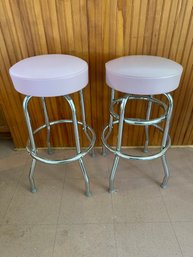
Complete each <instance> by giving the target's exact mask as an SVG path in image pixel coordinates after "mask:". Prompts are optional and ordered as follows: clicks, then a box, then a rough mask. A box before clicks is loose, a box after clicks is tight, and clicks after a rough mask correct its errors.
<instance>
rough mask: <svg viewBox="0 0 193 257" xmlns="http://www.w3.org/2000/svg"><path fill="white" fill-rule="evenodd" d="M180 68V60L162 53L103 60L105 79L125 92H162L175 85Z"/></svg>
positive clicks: (166, 91)
mask: <svg viewBox="0 0 193 257" xmlns="http://www.w3.org/2000/svg"><path fill="white" fill-rule="evenodd" d="M182 70H183V68H182V66H181V65H180V64H178V63H176V62H174V61H172V60H169V59H166V58H163V57H158V56H146V55H133V56H132V55H131V56H124V57H120V58H117V59H114V60H111V61H109V62H107V63H106V82H107V85H109V86H110V87H111V88H113V89H115V90H118V91H120V92H124V93H128V94H138V95H156V94H163V93H168V92H171V91H173V90H175V89H176V88H177V87H178V85H179V82H180V77H181V74H182Z"/></svg>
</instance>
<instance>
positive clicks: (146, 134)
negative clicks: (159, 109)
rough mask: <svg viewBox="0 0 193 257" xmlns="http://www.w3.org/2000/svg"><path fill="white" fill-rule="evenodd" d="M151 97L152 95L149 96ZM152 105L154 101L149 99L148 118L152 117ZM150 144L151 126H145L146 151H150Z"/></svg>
mask: <svg viewBox="0 0 193 257" xmlns="http://www.w3.org/2000/svg"><path fill="white" fill-rule="evenodd" d="M149 98H150V99H151V96H150V97H149ZM151 107H152V102H151V101H150V100H149V102H148V107H147V113H146V120H149V119H150V115H151ZM148 145H149V126H145V146H144V153H147V152H148Z"/></svg>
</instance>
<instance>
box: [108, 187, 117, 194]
mask: <svg viewBox="0 0 193 257" xmlns="http://www.w3.org/2000/svg"><path fill="white" fill-rule="evenodd" d="M108 192H109V193H110V194H111V193H116V192H117V189H110V188H109V189H108Z"/></svg>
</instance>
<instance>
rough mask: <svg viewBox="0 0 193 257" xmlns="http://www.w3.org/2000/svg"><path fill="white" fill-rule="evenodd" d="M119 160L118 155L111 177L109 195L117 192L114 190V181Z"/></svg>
mask: <svg viewBox="0 0 193 257" xmlns="http://www.w3.org/2000/svg"><path fill="white" fill-rule="evenodd" d="M119 158H120V157H119V156H118V155H116V156H115V158H114V161H113V167H112V170H111V174H110V177H109V193H113V192H115V191H116V190H115V188H114V179H115V173H116V170H117V166H118V164H119Z"/></svg>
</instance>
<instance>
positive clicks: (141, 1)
mask: <svg viewBox="0 0 193 257" xmlns="http://www.w3.org/2000/svg"><path fill="white" fill-rule="evenodd" d="M192 7H193V0H103V1H101V0H99V1H98V0H1V1H0V96H1V99H2V108H3V112H4V114H5V116H6V120H7V123H8V126H9V129H10V131H11V134H12V137H13V140H14V143H15V146H16V147H24V146H25V143H26V140H27V130H26V125H25V120H24V117H23V111H22V101H23V96H22V95H20V94H18V93H17V92H16V91H15V90H14V88H13V85H12V83H11V80H10V77H9V74H8V70H9V68H10V67H11V66H12V65H13V64H15V63H16V62H18V61H19V60H22V59H24V58H26V57H29V56H35V55H40V54H51V53H65V54H72V55H75V56H78V57H81V58H83V59H84V60H85V61H87V62H88V63H89V85H88V86H87V87H86V88H85V90H84V95H85V103H86V115H87V120H88V123H89V124H91V126H92V127H93V128H94V130H95V132H96V135H97V142H96V144H97V145H100V144H101V141H100V135H101V131H102V128H103V127H104V125H105V124H106V123H107V122H108V105H109V98H110V90H109V88H108V87H107V85H106V84H105V62H107V61H108V60H111V59H113V58H116V57H119V56H123V55H132V54H148V55H157V56H163V57H167V58H170V59H172V60H174V61H177V62H178V63H181V64H182V65H183V67H184V72H183V76H182V81H181V84H180V87H179V88H178V89H177V90H176V91H175V92H174V93H173V94H172V95H173V98H174V113H173V118H172V124H171V130H170V134H171V138H172V143H173V144H174V145H188V144H189V145H192V144H193V72H192V71H193V47H192V42H193V11H192ZM118 95H120V94H118ZM73 98H74V101H75V104H76V105H77V115H78V118H79V119H80V118H81V113H80V106H79V96H78V94H75V95H74V97H73ZM161 99H163V98H161ZM47 105H48V112H49V116H50V119H51V120H54V119H59V118H64V117H67V118H68V117H70V116H71V113H70V109H69V107H68V106H67V104H66V103H65V102H64V100H63V99H62V98H53V99H47ZM30 110H31V114H32V117H33V118H32V124H33V127H38V126H39V125H40V124H41V123H43V120H44V118H43V112H42V107H41V102H40V101H39V99H33V101H32V103H30ZM145 111H146V104H145V103H139V102H131V103H130V104H129V105H128V110H127V111H126V115H127V116H138V117H142V116H143V117H144V115H145ZM159 114H160V110H159V109H158V108H154V109H153V113H152V116H153V117H155V116H156V115H159ZM116 131H117V129H116V128H115V132H116ZM72 132H73V130H72V127H71V126H61V127H59V126H56V127H55V128H52V136H51V140H52V144H54V145H55V146H73V145H74V139H73V137H72ZM124 132H125V133H124V136H123V145H128V146H131V145H142V144H143V143H144V129H143V128H140V127H131V126H127V127H126V128H125V130H124ZM150 135H151V138H152V139H151V144H152V145H156V144H158V143H159V142H160V139H161V135H160V134H159V133H157V131H156V130H155V129H151V130H150ZM80 138H81V143H82V144H83V145H86V144H87V142H86V140H85V137H84V135H83V133H82V131H80ZM111 142H112V143H113V144H115V143H116V133H114V134H113V135H112V137H111ZM37 143H38V145H40V146H44V145H45V133H44V132H42V133H41V134H40V135H38V136H37Z"/></svg>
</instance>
